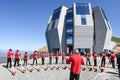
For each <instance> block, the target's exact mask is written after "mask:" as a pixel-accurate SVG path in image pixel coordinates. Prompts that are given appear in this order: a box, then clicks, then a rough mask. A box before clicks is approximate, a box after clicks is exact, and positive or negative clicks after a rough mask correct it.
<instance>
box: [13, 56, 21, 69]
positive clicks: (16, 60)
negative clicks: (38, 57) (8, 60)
mask: <svg viewBox="0 0 120 80" xmlns="http://www.w3.org/2000/svg"><path fill="white" fill-rule="evenodd" d="M19 61H20V59H19V58H15V63H14V67H15V66H16V63H17V66H18V67H19Z"/></svg>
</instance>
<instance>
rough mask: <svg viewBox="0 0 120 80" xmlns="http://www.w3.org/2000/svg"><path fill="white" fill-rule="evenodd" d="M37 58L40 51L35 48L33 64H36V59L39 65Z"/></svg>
mask: <svg viewBox="0 0 120 80" xmlns="http://www.w3.org/2000/svg"><path fill="white" fill-rule="evenodd" d="M37 58H38V52H37V51H36V50H35V51H34V53H33V65H34V62H35V61H36V65H37Z"/></svg>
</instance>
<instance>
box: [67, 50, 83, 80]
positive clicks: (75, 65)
mask: <svg viewBox="0 0 120 80" xmlns="http://www.w3.org/2000/svg"><path fill="white" fill-rule="evenodd" d="M66 63H67V64H71V68H70V79H69V80H74V79H76V80H79V77H80V72H81V65H84V60H83V57H82V56H81V55H79V51H78V49H75V51H74V54H71V55H70V56H69V58H68V59H67V58H66Z"/></svg>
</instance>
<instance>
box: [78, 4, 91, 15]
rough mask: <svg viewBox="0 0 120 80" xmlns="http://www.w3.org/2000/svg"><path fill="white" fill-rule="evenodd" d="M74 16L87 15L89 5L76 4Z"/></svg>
mask: <svg viewBox="0 0 120 80" xmlns="http://www.w3.org/2000/svg"><path fill="white" fill-rule="evenodd" d="M76 14H78V15H79V14H80V15H89V14H90V11H89V5H88V3H76Z"/></svg>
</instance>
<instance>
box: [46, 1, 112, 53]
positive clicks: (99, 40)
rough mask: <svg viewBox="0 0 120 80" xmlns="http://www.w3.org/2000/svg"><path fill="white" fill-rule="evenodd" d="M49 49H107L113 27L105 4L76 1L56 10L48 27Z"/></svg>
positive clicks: (68, 50) (61, 50)
mask: <svg viewBox="0 0 120 80" xmlns="http://www.w3.org/2000/svg"><path fill="white" fill-rule="evenodd" d="M45 35H46V40H47V45H48V50H49V52H50V51H54V52H55V51H60V52H63V51H64V52H67V53H70V52H71V51H73V50H74V49H76V48H77V49H79V51H80V52H90V53H93V51H95V52H102V51H105V50H106V51H108V50H109V47H110V43H111V37H112V29H111V26H110V23H109V22H108V20H107V18H106V16H105V13H104V11H103V9H102V8H100V7H99V6H98V7H94V8H92V7H91V4H90V3H73V5H72V7H70V8H68V7H65V6H61V7H59V8H57V9H55V10H54V11H53V14H52V15H51V16H50V19H49V21H48V26H47V29H46V33H45Z"/></svg>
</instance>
